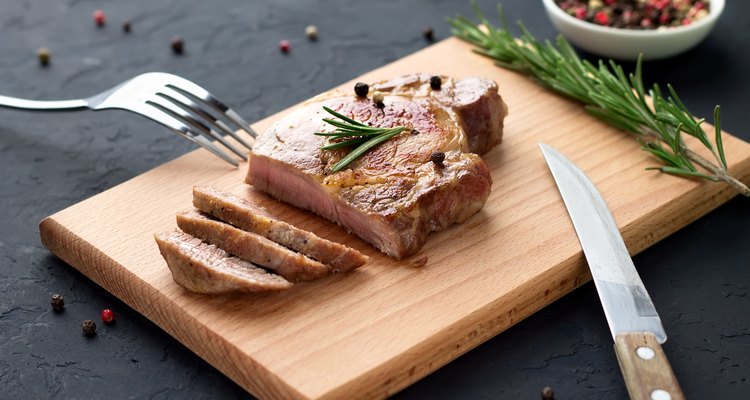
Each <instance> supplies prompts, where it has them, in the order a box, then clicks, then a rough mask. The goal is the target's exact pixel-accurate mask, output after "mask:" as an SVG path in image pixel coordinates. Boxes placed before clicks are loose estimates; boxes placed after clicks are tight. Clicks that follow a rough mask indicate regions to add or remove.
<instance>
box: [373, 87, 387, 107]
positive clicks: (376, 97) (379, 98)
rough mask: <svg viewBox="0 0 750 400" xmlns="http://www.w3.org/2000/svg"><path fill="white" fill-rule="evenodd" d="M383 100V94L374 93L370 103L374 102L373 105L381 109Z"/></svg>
mask: <svg viewBox="0 0 750 400" xmlns="http://www.w3.org/2000/svg"><path fill="white" fill-rule="evenodd" d="M383 100H385V95H384V94H383V92H377V91H376V92H375V93H373V94H372V101H373V102H375V105H376V106H378V107H380V108H383V107H384V106H385V104H384V103H383Z"/></svg>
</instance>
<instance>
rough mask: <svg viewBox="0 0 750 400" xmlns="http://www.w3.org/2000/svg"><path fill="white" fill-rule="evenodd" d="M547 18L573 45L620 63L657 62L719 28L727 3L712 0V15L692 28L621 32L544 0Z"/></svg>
mask: <svg viewBox="0 0 750 400" xmlns="http://www.w3.org/2000/svg"><path fill="white" fill-rule="evenodd" d="M542 2H543V3H544V7H545V8H546V9H547V16H549V19H550V20H551V21H552V25H554V26H555V28H557V30H558V31H560V33H562V34H563V35H564V36H565V37H566V38H567V39H568V40H569V41H570V42H571V43H573V44H575V45H576V46H578V47H580V48H582V49H584V50H586V51H589V52H591V53H594V54H597V55H600V56H604V57H608V58H616V59H619V60H636V59H637V58H638V54H640V53H643V59H644V60H656V59H660V58H666V57H670V56H673V55H676V54H679V53H682V52H684V51H687V50H689V49H691V48H692V47H694V46H695V45H697V44H698V43H700V42H701V40H703V39H704V38H705V37H706V36H708V33H709V32H711V29H712V28H713V27H714V25H716V21H717V20H718V19H719V16H720V15H721V13H722V11H724V0H711V8H710V10H709V13H708V15H706V16H705V17H704V18H702V19H700V20H698V21H697V22H694V23H692V24H690V25H685V26H679V27H674V28H667V29H661V30H655V29H654V30H634V29H620V28H612V27H609V26H601V25H596V24H593V23H591V22H586V21H582V20H580V19H578V18H575V17H573V16H572V15H569V14H568V13H566V12H565V11H563V10H562V9H561V8H560V7H558V6H557V5H556V4H555V2H554V0H542Z"/></svg>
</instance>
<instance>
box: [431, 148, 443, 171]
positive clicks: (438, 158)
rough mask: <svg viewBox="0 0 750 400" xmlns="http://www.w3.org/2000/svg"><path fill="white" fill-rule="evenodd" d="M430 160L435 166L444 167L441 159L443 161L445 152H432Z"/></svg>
mask: <svg viewBox="0 0 750 400" xmlns="http://www.w3.org/2000/svg"><path fill="white" fill-rule="evenodd" d="M430 161H432V163H433V164H435V166H436V167H441V168H442V167H444V166H445V165H444V164H443V161H445V153H443V152H442V151H436V152H433V153H432V155H431V156H430Z"/></svg>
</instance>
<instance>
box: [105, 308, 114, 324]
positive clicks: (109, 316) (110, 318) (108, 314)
mask: <svg viewBox="0 0 750 400" xmlns="http://www.w3.org/2000/svg"><path fill="white" fill-rule="evenodd" d="M102 321H104V323H105V324H107V325H109V324H111V323H113V322H115V313H114V312H113V311H112V310H110V309H109V308H105V309H104V310H102Z"/></svg>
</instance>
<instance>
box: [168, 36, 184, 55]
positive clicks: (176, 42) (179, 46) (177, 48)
mask: <svg viewBox="0 0 750 400" xmlns="http://www.w3.org/2000/svg"><path fill="white" fill-rule="evenodd" d="M169 44H170V45H171V46H172V52H173V53H175V54H182V53H183V52H184V51H185V41H184V40H182V38H181V37H179V36H175V37H173V38H172V40H171V41H170V42H169Z"/></svg>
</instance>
